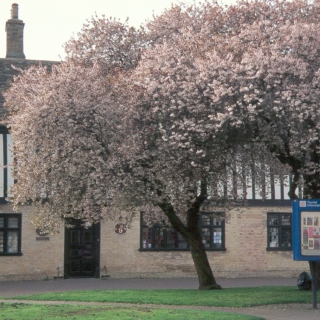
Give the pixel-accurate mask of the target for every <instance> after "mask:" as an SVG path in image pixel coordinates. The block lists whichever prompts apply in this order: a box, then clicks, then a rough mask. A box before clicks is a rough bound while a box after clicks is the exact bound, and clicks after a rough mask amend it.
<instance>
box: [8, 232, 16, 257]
mask: <svg viewBox="0 0 320 320" xmlns="http://www.w3.org/2000/svg"><path fill="white" fill-rule="evenodd" d="M8 252H9V253H17V252H18V231H9V232H8Z"/></svg>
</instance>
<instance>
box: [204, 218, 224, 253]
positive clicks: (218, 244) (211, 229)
mask: <svg viewBox="0 0 320 320" xmlns="http://www.w3.org/2000/svg"><path fill="white" fill-rule="evenodd" d="M200 229H201V237H202V243H203V245H204V247H205V248H206V249H224V248H225V245H224V242H225V241H224V218H223V216H222V214H221V213H220V214H219V215H218V216H217V214H216V215H212V214H210V213H202V214H201V217H200Z"/></svg>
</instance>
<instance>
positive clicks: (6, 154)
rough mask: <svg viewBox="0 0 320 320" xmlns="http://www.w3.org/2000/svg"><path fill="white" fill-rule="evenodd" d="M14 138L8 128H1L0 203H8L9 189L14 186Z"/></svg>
mask: <svg viewBox="0 0 320 320" xmlns="http://www.w3.org/2000/svg"><path fill="white" fill-rule="evenodd" d="M12 162H13V156H12V136H11V134H9V133H8V131H7V129H6V128H3V127H2V128H0V203H6V197H7V196H10V195H9V193H8V192H9V188H10V186H12V185H13V183H14V181H13V174H12V173H13V172H12V170H13V169H12Z"/></svg>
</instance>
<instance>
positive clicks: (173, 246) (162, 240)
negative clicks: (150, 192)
mask: <svg viewBox="0 0 320 320" xmlns="http://www.w3.org/2000/svg"><path fill="white" fill-rule="evenodd" d="M218 215H219V216H220V217H218V216H217V214H215V215H213V214H210V213H202V214H201V217H200V223H199V228H200V232H201V237H202V243H203V245H204V247H205V249H206V250H225V240H224V218H223V216H222V214H218ZM141 216H142V217H141V244H140V249H141V250H189V247H188V244H187V242H186V240H185V239H184V237H183V236H182V235H181V234H180V233H179V232H177V231H175V230H174V229H173V228H172V227H169V226H166V225H165V224H164V223H155V224H154V225H153V226H151V227H149V226H147V224H146V223H145V222H144V221H143V215H141Z"/></svg>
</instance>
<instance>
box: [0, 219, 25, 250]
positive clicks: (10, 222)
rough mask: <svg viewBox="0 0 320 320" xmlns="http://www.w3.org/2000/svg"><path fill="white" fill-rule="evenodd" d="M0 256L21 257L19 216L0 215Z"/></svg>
mask: <svg viewBox="0 0 320 320" xmlns="http://www.w3.org/2000/svg"><path fill="white" fill-rule="evenodd" d="M0 255H21V214H0Z"/></svg>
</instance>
